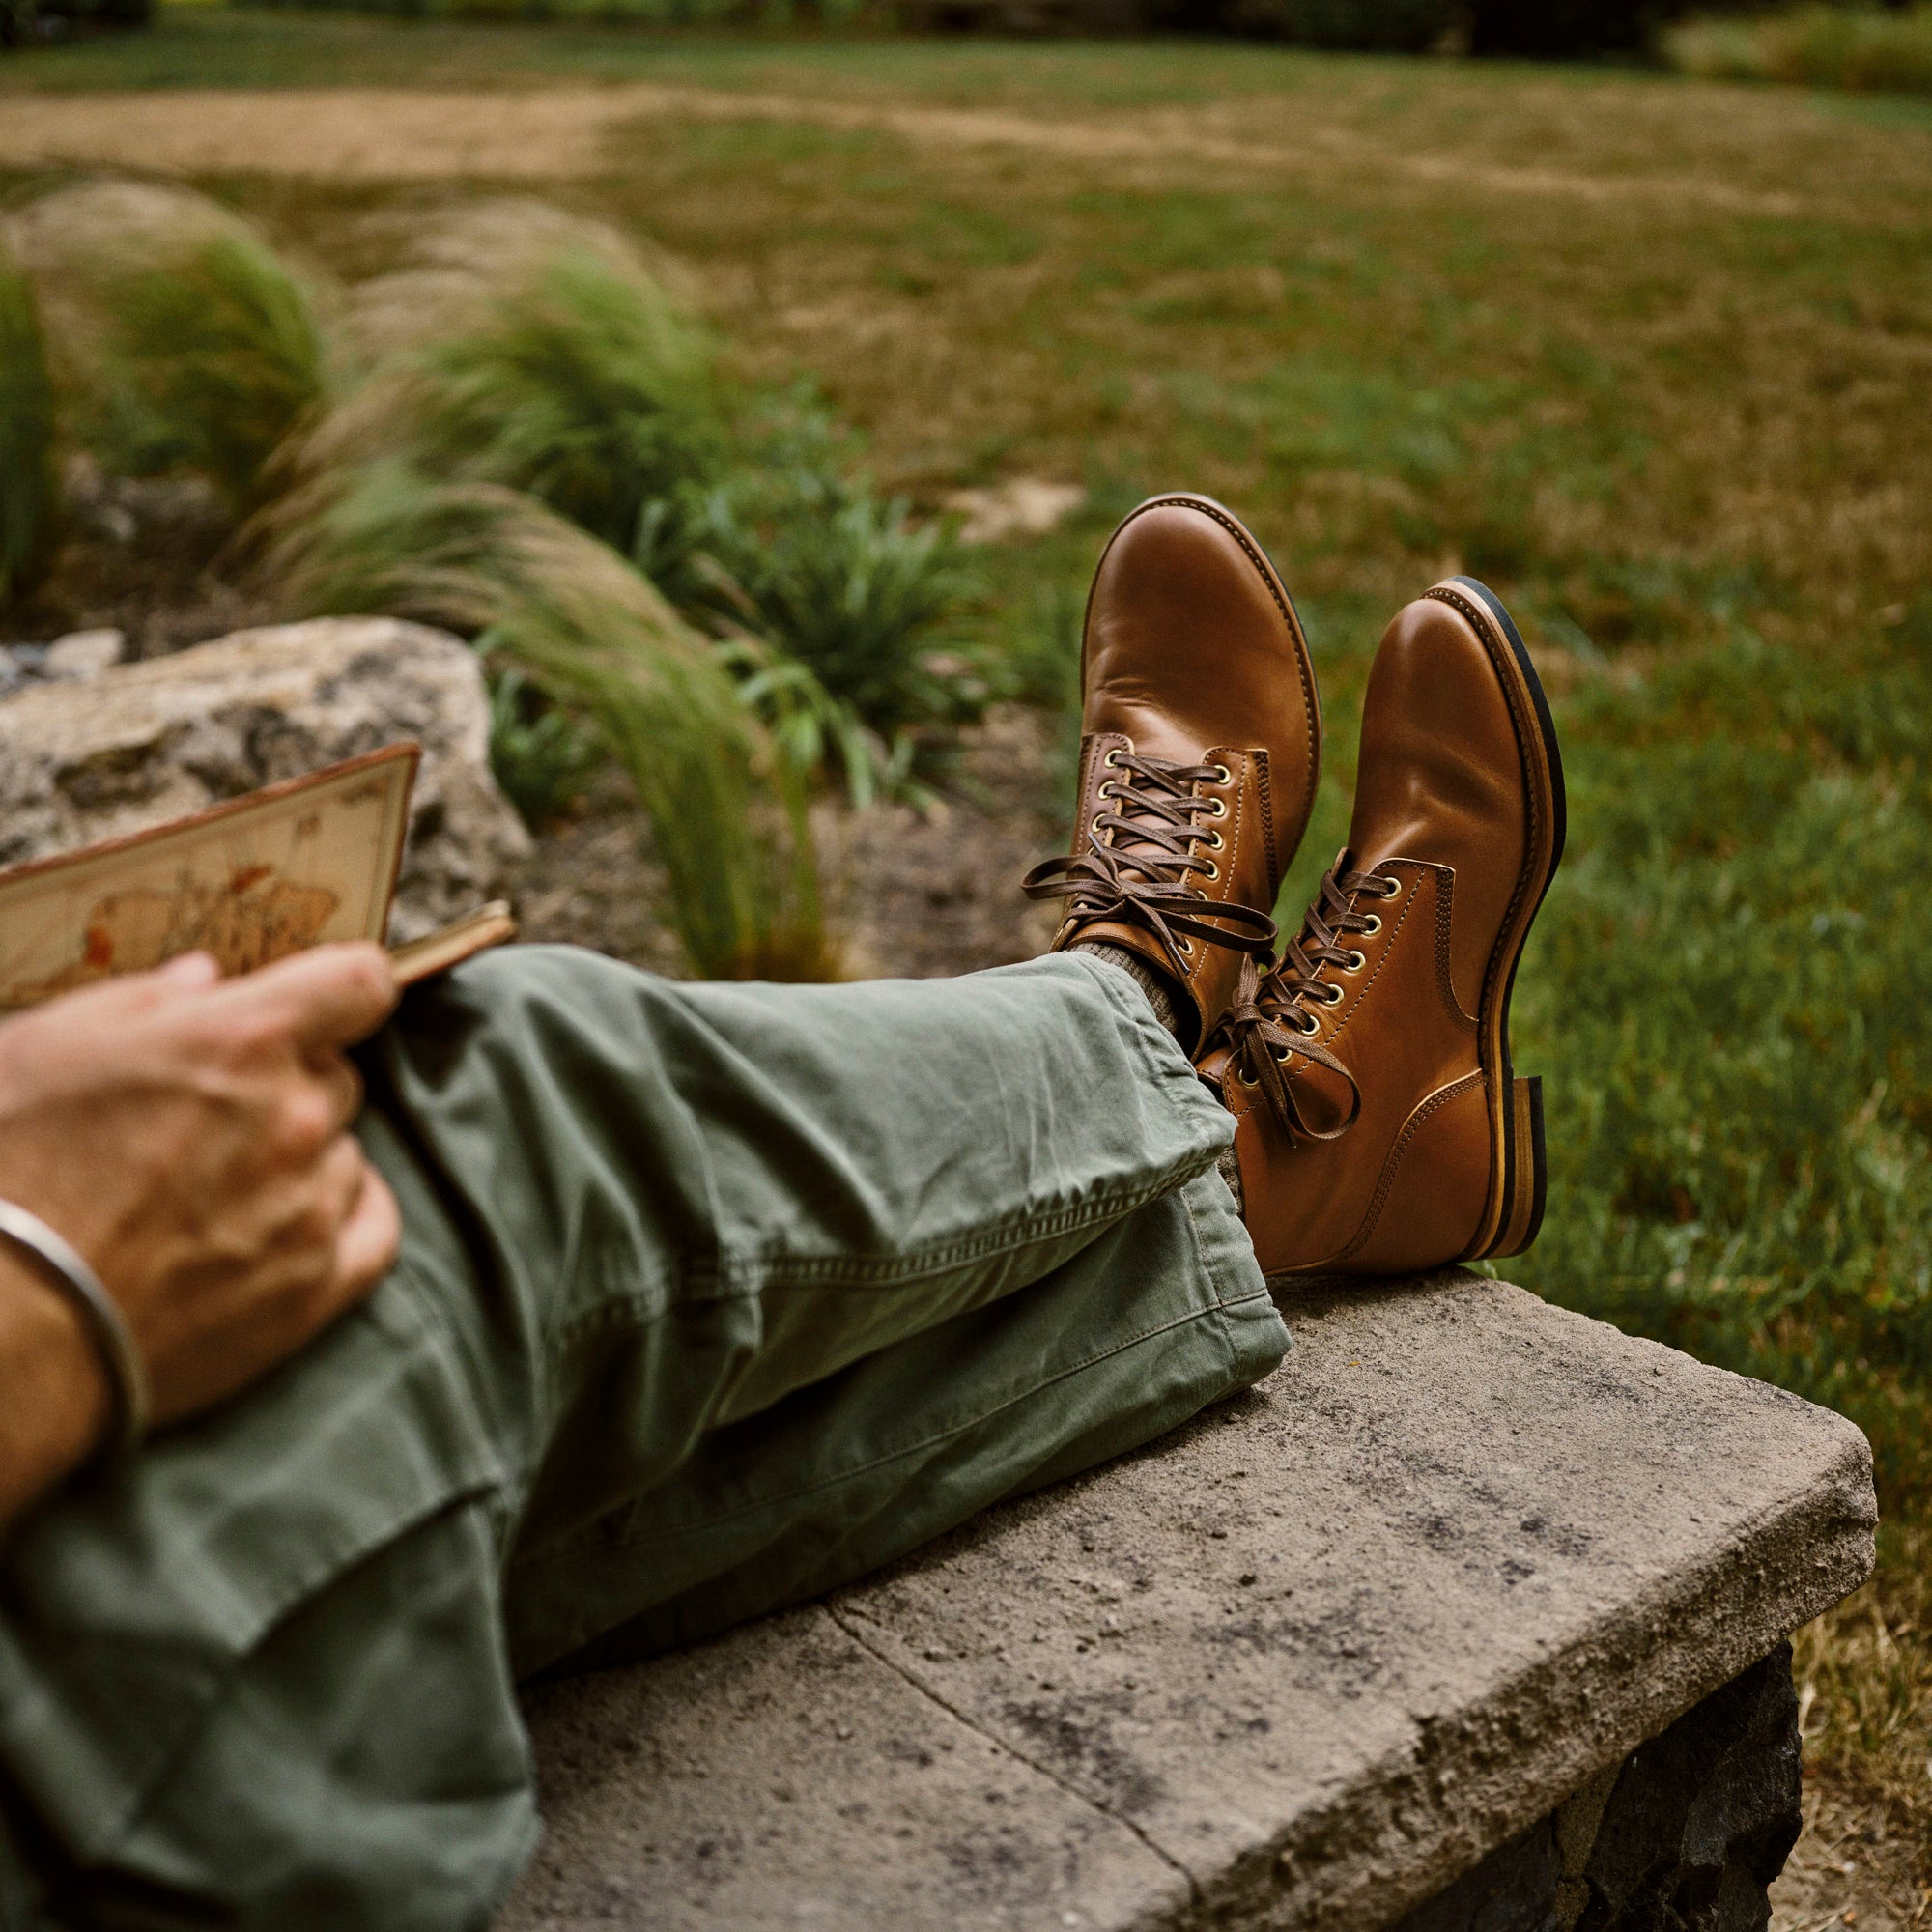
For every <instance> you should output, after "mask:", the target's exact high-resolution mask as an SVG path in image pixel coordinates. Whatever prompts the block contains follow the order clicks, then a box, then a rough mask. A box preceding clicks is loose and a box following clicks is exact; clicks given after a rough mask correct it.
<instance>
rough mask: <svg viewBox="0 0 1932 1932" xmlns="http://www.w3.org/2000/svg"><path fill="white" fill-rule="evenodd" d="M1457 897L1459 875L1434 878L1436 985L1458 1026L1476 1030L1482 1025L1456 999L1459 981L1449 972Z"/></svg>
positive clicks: (1448, 872) (1448, 873)
mask: <svg viewBox="0 0 1932 1932" xmlns="http://www.w3.org/2000/svg"><path fill="white" fill-rule="evenodd" d="M1455 897H1456V874H1455V873H1454V872H1452V871H1442V872H1438V873H1437V874H1436V875H1435V983H1436V985H1437V986H1438V987H1439V988H1440V990H1441V993H1442V1004H1443V1005H1444V1006H1446V1007H1447V1008H1448V1009H1449V1015H1450V1017H1451V1018H1452V1019H1453V1020H1455V1021H1456V1023H1457V1024H1458V1025H1459V1026H1464V1027H1474V1026H1480V1025H1481V1024H1482V1022H1481V1020H1480V1019H1478V1017H1477V1016H1476V1015H1475V1014H1474V1013H1465V1012H1464V1011H1463V1002H1462V1001H1461V1000H1459V999H1458V998H1457V997H1456V981H1455V980H1454V979H1453V978H1452V977H1451V976H1450V972H1449V930H1450V925H1451V923H1452V922H1451V910H1452V908H1453V906H1454V904H1455Z"/></svg>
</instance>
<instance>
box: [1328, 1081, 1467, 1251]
mask: <svg viewBox="0 0 1932 1932" xmlns="http://www.w3.org/2000/svg"><path fill="white" fill-rule="evenodd" d="M1482 1078H1483V1076H1482V1075H1481V1073H1465V1074H1463V1077H1462V1079H1460V1080H1455V1081H1452V1082H1451V1083H1450V1084H1449V1085H1448V1086H1447V1087H1442V1088H1438V1089H1437V1090H1436V1091H1435V1093H1434V1094H1431V1095H1430V1096H1429V1098H1428V1099H1426V1100H1425V1101H1424V1102H1423V1103H1422V1105H1421V1106H1419V1107H1418V1108H1417V1109H1416V1110H1415V1112H1414V1113H1413V1114H1412V1115H1411V1116H1410V1117H1409V1122H1408V1124H1407V1125H1406V1127H1404V1128H1403V1130H1402V1134H1401V1137H1400V1138H1399V1139H1398V1140H1397V1141H1396V1144H1395V1146H1394V1147H1392V1148H1391V1149H1390V1150H1389V1157H1388V1159H1387V1160H1386V1161H1385V1162H1384V1163H1383V1165H1382V1174H1381V1179H1380V1180H1378V1182H1377V1183H1376V1192H1375V1198H1374V1199H1373V1200H1372V1201H1371V1202H1370V1203H1369V1212H1368V1217H1367V1219H1365V1220H1364V1221H1363V1223H1362V1225H1361V1227H1360V1229H1359V1230H1358V1231H1357V1232H1356V1235H1355V1238H1354V1239H1353V1240H1352V1241H1350V1243H1349V1245H1348V1246H1347V1247H1346V1248H1344V1249H1343V1250H1342V1252H1341V1253H1340V1254H1339V1255H1336V1256H1334V1257H1333V1259H1334V1260H1335V1261H1338V1262H1345V1261H1347V1260H1348V1259H1349V1258H1350V1256H1351V1255H1354V1254H1357V1253H1359V1252H1360V1251H1361V1249H1362V1248H1363V1247H1365V1246H1366V1245H1367V1243H1368V1240H1369V1237H1370V1236H1372V1235H1373V1234H1374V1233H1375V1232H1376V1224H1377V1222H1378V1221H1379V1220H1380V1219H1381V1217H1382V1209H1383V1208H1384V1207H1386V1206H1387V1205H1388V1197H1389V1190H1390V1189H1391V1188H1392V1187H1393V1186H1394V1185H1395V1177H1396V1170H1397V1169H1398V1168H1400V1167H1401V1165H1402V1159H1403V1155H1404V1154H1406V1152H1407V1151H1408V1145H1409V1143H1410V1142H1411V1141H1412V1140H1414V1138H1415V1136H1416V1135H1417V1133H1419V1132H1420V1131H1421V1128H1422V1123H1423V1122H1425V1121H1426V1120H1428V1118H1429V1117H1430V1115H1432V1114H1433V1113H1435V1110H1436V1108H1438V1107H1440V1106H1444V1105H1446V1104H1447V1103H1448V1102H1449V1101H1451V1100H1453V1099H1455V1097H1456V1096H1457V1095H1458V1094H1461V1093H1463V1091H1464V1090H1465V1089H1467V1088H1468V1087H1469V1086H1470V1084H1471V1083H1472V1082H1473V1083H1475V1084H1477V1085H1480V1084H1481V1082H1482Z"/></svg>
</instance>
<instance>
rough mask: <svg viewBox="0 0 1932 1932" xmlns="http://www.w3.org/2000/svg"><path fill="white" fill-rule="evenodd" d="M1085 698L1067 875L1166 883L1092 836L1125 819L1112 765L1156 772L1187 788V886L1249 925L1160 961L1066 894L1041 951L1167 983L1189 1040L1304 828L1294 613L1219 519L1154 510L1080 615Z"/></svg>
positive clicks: (1188, 507)
mask: <svg viewBox="0 0 1932 1932" xmlns="http://www.w3.org/2000/svg"><path fill="white" fill-rule="evenodd" d="M1081 688H1082V696H1083V710H1082V740H1081V760H1080V794H1079V810H1078V816H1077V818H1076V819H1075V821H1074V838H1073V854H1074V857H1075V859H1076V860H1077V859H1078V858H1079V856H1080V855H1081V854H1082V853H1083V852H1090V851H1091V850H1092V849H1093V847H1094V846H1095V845H1104V846H1106V847H1108V848H1109V849H1110V851H1111V852H1112V853H1113V854H1115V855H1116V857H1115V858H1114V859H1111V860H1108V861H1106V864H1107V866H1108V867H1110V868H1112V869H1116V870H1118V869H1121V866H1120V860H1121V858H1122V857H1125V858H1126V859H1127V860H1128V861H1129V862H1131V860H1132V857H1133V855H1134V854H1136V853H1139V854H1140V855H1141V856H1142V857H1143V858H1144V859H1146V860H1147V861H1148V862H1149V868H1150V870H1152V869H1153V868H1155V867H1167V853H1166V851H1165V848H1164V847H1162V846H1161V845H1160V844H1159V843H1158V841H1157V840H1150V839H1148V838H1137V837H1136V836H1135V833H1134V830H1133V828H1132V826H1131V825H1117V826H1114V827H1111V828H1101V829H1099V830H1098V831H1096V830H1095V826H1096V821H1098V820H1100V819H1101V818H1103V817H1105V816H1106V815H1107V814H1108V813H1109V812H1110V811H1113V812H1117V813H1118V812H1120V811H1122V810H1123V809H1126V811H1127V816H1128V817H1129V818H1131V817H1132V816H1133V811H1132V809H1131V801H1125V802H1123V799H1122V790H1123V786H1124V781H1123V777H1122V771H1121V767H1120V764H1119V759H1120V758H1121V757H1122V755H1125V754H1128V753H1133V754H1138V755H1140V756H1142V757H1148V758H1153V759H1159V760H1166V761H1169V762H1171V763H1172V764H1174V765H1176V766H1179V767H1181V768H1184V769H1188V770H1195V771H1197V772H1198V773H1199V776H1197V777H1195V778H1192V779H1190V780H1188V781H1185V784H1184V787H1183V788H1184V790H1185V791H1186V792H1187V793H1188V794H1189V795H1190V796H1192V797H1194V798H1196V799H1198V800H1200V801H1201V804H1200V807H1199V809H1198V810H1196V809H1195V808H1192V807H1188V808H1184V810H1186V811H1187V812H1188V814H1189V817H1188V823H1189V826H1190V828H1191V829H1192V830H1193V831H1197V832H1198V833H1199V835H1200V836H1199V838H1198V839H1190V841H1189V843H1190V849H1192V850H1194V851H1196V852H1198V854H1199V855H1200V856H1201V858H1202V859H1203V861H1204V867H1203V868H1202V869H1199V870H1195V871H1191V872H1188V873H1187V874H1186V875H1185V877H1184V880H1183V883H1184V885H1185V886H1186V888H1187V889H1188V890H1189V892H1190V893H1193V892H1198V893H1199V895H1201V897H1202V898H1203V899H1205V900H1206V901H1207V902H1208V906H1210V907H1211V906H1215V905H1219V906H1234V907H1241V906H1245V907H1247V908H1249V909H1251V913H1252V914H1254V915H1257V916H1259V917H1256V918H1251V919H1249V920H1248V921H1246V922H1244V923H1236V922H1233V921H1224V922H1222V923H1221V927H1220V931H1221V934H1222V937H1220V938H1217V937H1214V936H1210V935H1211V934H1212V933H1213V932H1214V930H1215V928H1214V924H1213V922H1212V919H1211V916H1210V917H1209V920H1208V924H1207V925H1206V926H1202V925H1199V924H1196V925H1195V926H1193V927H1192V929H1189V930H1186V931H1183V932H1181V933H1180V934H1179V938H1178V940H1177V941H1176V942H1175V945H1176V952H1175V953H1174V954H1170V953H1169V952H1168V951H1167V949H1166V946H1165V945H1164V944H1163V941H1162V939H1161V937H1160V935H1159V933H1158V931H1157V930H1156V928H1155V925H1154V923H1152V922H1151V920H1150V919H1149V918H1147V917H1144V916H1143V915H1142V914H1141V913H1140V912H1138V911H1135V912H1123V913H1122V914H1121V915H1120V916H1115V917H1106V916H1100V915H1099V914H1096V912H1095V910H1094V909H1095V908H1096V907H1098V906H1100V905H1101V904H1102V896H1101V895H1099V894H1098V893H1097V892H1095V891H1093V890H1088V891H1087V892H1086V894H1085V895H1084V897H1083V895H1080V894H1077V893H1076V894H1073V895H1071V897H1070V909H1069V912H1068V916H1067V918H1066V920H1065V923H1063V924H1062V927H1061V929H1060V932H1059V934H1058V935H1057V937H1056V939H1055V941H1054V944H1055V946H1056V948H1059V947H1064V946H1066V945H1069V944H1071V943H1072V942H1073V941H1074V940H1076V939H1079V940H1104V941H1107V942H1109V943H1111V944H1113V945H1116V946H1120V947H1123V948H1125V949H1126V950H1128V951H1130V952H1135V953H1138V954H1139V955H1140V956H1142V957H1143V958H1145V959H1147V960H1148V961H1149V963H1150V964H1151V965H1153V966H1155V967H1157V968H1159V969H1160V970H1161V971H1162V972H1164V973H1166V974H1167V975H1168V976H1169V977H1170V978H1176V979H1179V980H1180V981H1181V991H1182V993H1183V995H1184V998H1185V1000H1186V1002H1187V1003H1188V1004H1189V1005H1190V1006H1191V1008H1192V1011H1191V1013H1190V1014H1188V1015H1187V1016H1186V1017H1188V1018H1190V1019H1191V1020H1192V1021H1193V1024H1194V1030H1195V1037H1196V1038H1199V1037H1203V1036H1205V1034H1206V1032H1207V1030H1208V1027H1210V1026H1211V1025H1212V1024H1213V1022H1214V1020H1215V1019H1217V1018H1218V1017H1219V1015H1220V1014H1221V1013H1222V1012H1223V1011H1224V1010H1225V1009H1226V1008H1227V1005H1228V1003H1229V1000H1230V999H1231V998H1232V996H1233V993H1234V990H1235V985H1236V979H1237V977H1238V975H1239V972H1240V969H1241V966H1242V963H1243V951H1242V948H1241V945H1240V944H1230V943H1226V942H1227V941H1228V940H1229V939H1233V940H1236V941H1243V942H1254V943H1248V944H1247V945H1246V950H1247V952H1250V953H1252V952H1258V951H1262V950H1264V946H1265V943H1266V940H1267V938H1268V937H1269V936H1270V935H1271V932H1272V928H1271V926H1270V925H1269V923H1268V922H1267V920H1266V918H1265V915H1266V914H1268V913H1269V912H1270V911H1271V909H1272V907H1273V904H1274V899H1275V895H1276V893H1277V892H1278V891H1279V890H1280V886H1281V880H1282V876H1283V874H1284V872H1285V871H1286V869H1287V867H1288V864H1289V861H1290V860H1291V859H1292V858H1293V854H1294V850H1295V847H1296V846H1297V845H1298V844H1299V842H1300V839H1301V834H1302V831H1303V829H1304V828H1305V826H1306V825H1307V822H1308V814H1309V811H1310V810H1311V809H1312V807H1313V805H1314V799H1315V787H1316V782H1317V780H1318V777H1319V775H1320V763H1321V749H1320V748H1321V709H1320V705H1319V702H1318V700H1317V697H1316V692H1315V672H1314V667H1313V665H1312V664H1311V662H1310V660H1309V656H1308V648H1307V644H1306V642H1305V640H1304V639H1303V637H1302V633H1301V627H1300V624H1299V622H1298V620H1297V619H1296V617H1295V614H1294V610H1293V604H1292V603H1291V602H1290V600H1289V597H1288V593H1287V591H1286V590H1285V589H1284V588H1283V586H1282V584H1281V582H1280V580H1279V579H1278V578H1277V577H1276V576H1275V573H1274V571H1273V568H1272V567H1271V566H1270V565H1269V563H1268V560H1267V558H1266V556H1265V555H1264V554H1263V552H1262V550H1261V547H1260V546H1259V545H1258V544H1257V543H1256V542H1255V540H1254V538H1253V537H1251V536H1250V535H1249V534H1248V532H1247V531H1246V530H1245V529H1244V528H1243V527H1242V526H1241V525H1240V524H1239V523H1238V522H1237V521H1236V519H1235V518H1234V517H1233V516H1232V515H1230V514H1229V512H1228V511H1226V510H1225V509H1223V508H1222V507H1221V506H1220V505H1219V504H1218V503H1214V502H1212V501H1210V500H1209V499H1208V498H1207V497H1191V496H1170V497H1154V498H1151V500H1150V501H1148V502H1146V503H1143V504H1142V505H1141V506H1140V507H1139V508H1138V509H1137V510H1135V511H1133V512H1132V513H1131V514H1130V515H1129V516H1128V517H1127V519H1126V520H1125V522H1123V523H1122V526H1121V527H1120V528H1119V529H1118V530H1117V531H1116V532H1115V533H1114V536H1113V539H1112V541H1111V542H1110V543H1109V544H1108V546H1107V549H1106V551H1105V553H1104V554H1103V555H1102V556H1101V559H1100V565H1099V569H1098V571H1097V572H1096V573H1095V576H1094V587H1093V591H1092V594H1091V595H1090V597H1089V599H1088V604H1087V623H1086V630H1085V634H1084V639H1083V643H1082V650H1081ZM1110 756H1111V757H1112V758H1113V759H1114V761H1115V762H1114V763H1112V764H1110V763H1109V762H1108V760H1109V758H1110ZM1129 776H1130V775H1129ZM1142 789H1143V791H1145V789H1146V787H1145V786H1144V785H1143V786H1142ZM1056 863H1058V864H1060V865H1061V866H1063V867H1064V866H1065V862H1056ZM1045 869H1046V868H1041V870H1042V871H1044V870H1045ZM1167 869H1169V870H1171V869H1172V868H1171V867H1167ZM1046 889H1047V890H1062V889H1063V888H1061V887H1059V886H1049V887H1048V888H1046ZM1177 958H1178V963H1179V967H1180V968H1183V969H1184V972H1179V973H1178V972H1177V970H1176V969H1177ZM1192 1043H1193V1042H1192V1041H1191V1040H1186V1039H1183V1044H1188V1045H1191V1044H1192Z"/></svg>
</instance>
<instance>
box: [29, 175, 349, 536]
mask: <svg viewBox="0 0 1932 1932" xmlns="http://www.w3.org/2000/svg"><path fill="white" fill-rule="evenodd" d="M14 232H15V236H16V239H17V245H18V247H19V251H20V254H21V257H22V260H23V262H24V263H25V265H26V267H27V268H28V270H29V272H30V273H31V274H32V276H33V277H34V280H35V282H36V284H37V286H38V287H39V289H40V291H41V294H42V298H43V303H44V305H45V307H46V310H47V313H48V316H49V319H50V322H51V323H52V325H53V329H52V332H53V334H54V336H55V338H56V339H57V340H58V342H59V344H60V348H61V355H60V357H59V360H58V363H57V374H58V375H59V376H60V377H62V378H63V379H64V384H65V386H66V387H67V389H68V390H69V392H70V394H71V398H72V405H73V416H74V420H75V424H76V427H77V429H78V432H79V434H80V436H81V438H82V440H84V441H86V442H87V443H88V444H90V445H91V446H92V448H93V449H94V450H95V452H96V454H97V455H98V457H99V460H100V462H101V464H102V466H103V468H105V469H108V470H109V471H110V472H112V473H114V474H118V475H133V476H154V475H164V474H182V473H189V474H196V475H201V476H205V477H207V478H208V479H209V480H210V481H211V482H212V483H213V485H214V486H215V488H216V489H217V490H218V491H219V492H220V493H221V494H222V495H223V497H225V498H226V499H227V500H228V502H229V503H230V505H231V506H232V507H233V508H235V509H236V510H237V511H241V510H244V509H246V508H248V507H249V506H251V505H252V504H253V503H255V502H256V501H257V500H259V498H260V497H261V495H262V493H263V488H264V478H265V471H266V469H267V467H268V465H269V463H270V458H271V457H272V456H273V455H274V454H275V452H276V451H277V450H278V449H279V448H280V447H281V446H282V444H283V443H284V442H285V441H286V440H287V439H288V438H289V437H290V436H291V434H292V433H293V432H294V431H295V430H296V429H297V428H298V426H300V425H301V424H302V423H303V421H304V420H305V419H306V418H307V417H308V416H309V415H310V414H311V413H312V412H314V411H315V410H316V409H317V408H318V407H319V406H320V404H321V403H322V401H323V399H324V397H325V395H326V393H327V388H328V367H327V347H326V343H325V338H324V334H323V329H322V326H321V322H320V319H319V317H318V313H317V298H316V294H315V292H314V290H313V289H312V288H311V287H310V286H309V285H308V284H307V283H306V282H305V281H304V280H303V279H302V278H301V277H300V276H299V275H298V274H297V273H296V271H295V270H293V269H291V268H290V267H289V266H288V264H287V263H286V262H284V261H283V260H282V259H281V257H280V256H278V255H277V254H276V253H275V251H274V250H273V249H272V248H270V246H269V245H268V243H267V242H265V241H263V240H262V238H261V237H260V236H259V235H257V234H256V233H255V231H254V230H253V229H252V228H250V227H249V226H248V225H247V224H246V223H244V222H242V221H241V220H240V219H239V218H238V217H237V216H235V215H233V214H231V213H228V212H227V211H226V210H224V209H222V208H220V207H218V206H217V205H216V204H215V203H213V202H212V201H209V200H208V199H207V198H206V197H204V196H201V195H196V194H191V193H189V192H187V191H186V190H185V189H178V188H161V187H153V186H148V185H138V184H131V183H106V184H92V185H83V186H80V187H74V188H64V189H59V190H57V191H56V192H54V193H53V194H50V195H46V196H44V197H43V198H42V199H41V200H40V201H38V202H35V203H33V204H31V205H30V206H29V207H28V208H27V209H26V210H24V211H23V212H22V213H21V214H20V215H19V216H18V217H16V220H15V224H14Z"/></svg>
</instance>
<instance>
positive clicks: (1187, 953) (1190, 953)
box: [1175, 939, 1194, 959]
mask: <svg viewBox="0 0 1932 1932" xmlns="http://www.w3.org/2000/svg"><path fill="white" fill-rule="evenodd" d="M1175 943H1176V944H1177V945H1178V946H1179V948H1180V956H1181V957H1182V958H1183V959H1192V958H1193V957H1194V942H1193V940H1191V939H1181V940H1177V941H1176V942H1175Z"/></svg>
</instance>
